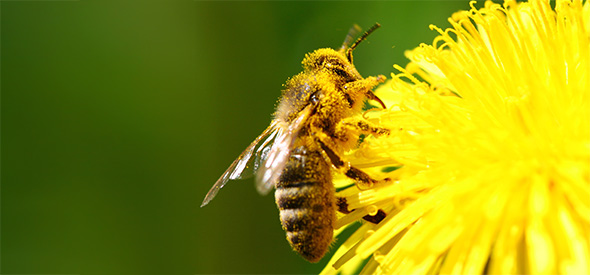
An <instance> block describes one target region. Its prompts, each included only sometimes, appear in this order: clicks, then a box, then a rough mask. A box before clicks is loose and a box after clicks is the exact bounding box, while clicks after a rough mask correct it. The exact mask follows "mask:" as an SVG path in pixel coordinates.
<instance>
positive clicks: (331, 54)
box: [303, 23, 381, 82]
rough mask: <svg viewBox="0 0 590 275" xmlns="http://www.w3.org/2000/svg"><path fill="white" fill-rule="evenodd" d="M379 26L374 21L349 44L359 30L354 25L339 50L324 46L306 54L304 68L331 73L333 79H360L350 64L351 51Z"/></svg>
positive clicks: (348, 80)
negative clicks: (373, 23)
mask: <svg viewBox="0 0 590 275" xmlns="http://www.w3.org/2000/svg"><path fill="white" fill-rule="evenodd" d="M380 26H381V25H379V23H376V24H375V25H373V26H372V27H371V28H370V29H369V30H367V31H366V32H365V33H364V34H363V35H362V36H361V37H359V38H358V39H357V40H356V41H355V42H354V43H353V44H352V45H350V46H349V44H350V43H351V41H352V39H354V38H353V37H354V36H355V35H354V34H355V33H357V32H358V31H359V30H360V28H359V27H358V26H357V25H355V26H354V27H353V28H352V29H351V30H350V32H349V33H348V35H347V36H346V39H345V40H344V44H343V45H342V47H341V48H340V49H339V50H334V49H330V48H324V49H318V50H316V51H314V52H312V53H310V54H307V55H306V56H305V59H304V60H303V68H304V70H305V71H311V72H321V71H324V72H327V73H328V74H329V75H331V77H333V80H337V79H338V80H341V82H350V81H354V80H359V79H362V77H361V75H360V74H359V72H358V71H357V70H356V68H355V67H354V65H353V64H352V51H353V50H354V49H355V48H356V47H357V46H358V45H359V44H360V43H361V42H362V41H363V40H365V39H366V38H367V36H369V34H371V33H372V32H373V31H375V30H376V29H377V28H379V27H380ZM339 82H340V81H339Z"/></svg>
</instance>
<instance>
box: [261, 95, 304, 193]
mask: <svg viewBox="0 0 590 275" xmlns="http://www.w3.org/2000/svg"><path fill="white" fill-rule="evenodd" d="M314 107H315V105H308V106H307V107H306V108H305V109H303V111H301V112H300V113H299V115H298V116H297V117H296V118H295V119H294V120H293V121H292V122H291V123H289V124H288V126H286V127H277V128H278V130H277V136H276V137H275V140H274V143H273V144H272V147H270V150H269V151H268V153H266V154H265V155H266V160H265V161H264V165H263V166H261V167H260V169H258V172H257V174H256V189H257V190H258V192H259V193H260V194H263V195H265V194H268V192H269V191H270V190H272V188H274V187H275V184H276V182H277V181H278V179H279V177H280V176H281V173H282V172H283V170H284V169H285V165H286V164H287V160H288V159H289V154H290V153H291V149H293V144H294V143H295V140H297V136H298V135H299V131H300V130H301V128H302V127H303V125H304V123H305V121H307V118H308V117H309V116H310V115H311V111H312V110H313V108H314Z"/></svg>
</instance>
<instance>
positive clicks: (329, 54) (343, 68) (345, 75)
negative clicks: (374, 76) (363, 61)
mask: <svg viewBox="0 0 590 275" xmlns="http://www.w3.org/2000/svg"><path fill="white" fill-rule="evenodd" d="M303 68H304V69H305V71H310V72H316V73H319V72H323V73H327V74H328V75H330V78H331V79H332V80H334V81H336V82H350V81H354V80H359V79H362V77H361V75H360V74H359V73H358V71H357V70H356V68H355V67H354V66H353V65H352V63H350V61H348V59H347V58H346V56H345V55H344V54H343V53H342V52H341V51H336V50H333V49H330V48H324V49H318V50H315V51H314V52H312V53H310V54H307V55H306V56H305V59H304V60H303ZM337 80H340V81H337Z"/></svg>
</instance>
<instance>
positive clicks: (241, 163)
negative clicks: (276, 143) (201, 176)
mask: <svg viewBox="0 0 590 275" xmlns="http://www.w3.org/2000/svg"><path fill="white" fill-rule="evenodd" d="M276 125H277V124H276V122H274V121H273V123H271V124H270V126H268V128H266V130H264V132H262V134H260V135H259V136H258V137H257V138H256V139H255V140H254V141H253V142H252V143H250V145H249V146H248V148H246V150H244V152H242V153H241V154H240V156H239V157H238V158H237V159H236V160H234V162H232V164H231V165H230V166H229V167H228V168H227V170H225V172H224V173H223V175H221V177H219V179H218V180H217V181H216V182H215V184H214V185H213V187H211V190H209V192H208V193H207V196H205V199H204V200H203V203H202V204H201V207H203V206H205V205H207V204H208V203H209V202H210V201H211V200H212V199H213V198H214V197H215V196H216V195H217V192H219V189H221V188H222V187H223V186H225V183H226V182H227V181H228V180H235V179H242V178H247V177H250V176H252V175H253V174H254V172H255V171H256V170H258V168H259V167H260V164H261V163H263V162H264V160H265V159H266V156H267V155H268V152H269V151H270V146H269V145H270V144H272V143H271V141H272V140H273V139H274V138H275V137H276V136H277V133H278V132H277V127H276ZM262 140H264V141H262ZM261 141H262V142H261ZM253 156H254V157H253Z"/></svg>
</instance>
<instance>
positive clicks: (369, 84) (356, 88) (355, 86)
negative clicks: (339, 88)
mask: <svg viewBox="0 0 590 275" xmlns="http://www.w3.org/2000/svg"><path fill="white" fill-rule="evenodd" d="M385 80H386V78H385V76H383V75H378V76H369V77H367V78H363V79H359V80H356V81H352V82H349V83H346V84H345V85H344V87H343V88H344V92H345V93H346V94H350V95H351V96H352V98H358V96H360V95H361V94H364V96H365V97H366V98H368V99H370V100H375V101H377V102H379V104H380V105H381V106H382V107H383V109H385V104H384V103H383V101H381V99H379V98H378V97H377V96H376V95H375V94H374V93H373V91H371V89H373V88H374V87H375V86H377V85H379V83H383V82H385ZM350 104H351V105H353V104H355V102H350Z"/></svg>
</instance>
